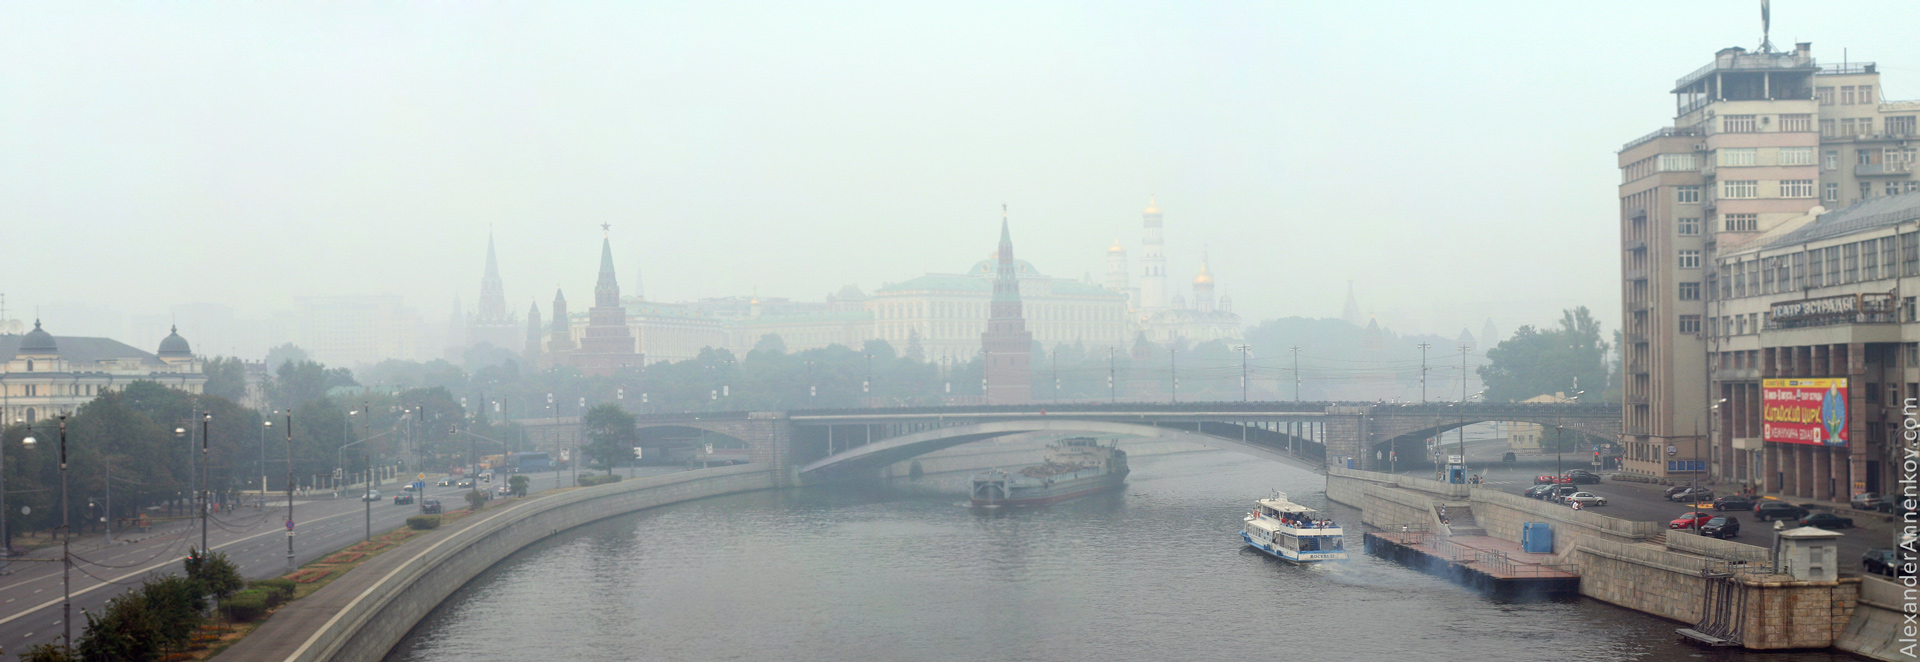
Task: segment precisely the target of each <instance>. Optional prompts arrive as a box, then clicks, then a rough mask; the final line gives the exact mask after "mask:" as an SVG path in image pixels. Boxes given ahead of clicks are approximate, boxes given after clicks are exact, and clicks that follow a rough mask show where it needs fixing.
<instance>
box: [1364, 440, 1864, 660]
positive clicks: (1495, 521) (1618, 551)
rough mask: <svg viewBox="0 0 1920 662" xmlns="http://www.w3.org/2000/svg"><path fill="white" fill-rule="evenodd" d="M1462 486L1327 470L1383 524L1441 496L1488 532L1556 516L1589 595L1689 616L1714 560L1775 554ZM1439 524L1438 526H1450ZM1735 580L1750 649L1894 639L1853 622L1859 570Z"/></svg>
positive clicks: (1754, 564) (1556, 539)
mask: <svg viewBox="0 0 1920 662" xmlns="http://www.w3.org/2000/svg"><path fill="white" fill-rule="evenodd" d="M1461 487H1463V486H1458V485H1448V484H1446V483H1438V482H1435V481H1429V480H1424V479H1409V478H1407V477H1404V476H1392V475H1388V474H1381V473H1375V472H1368V471H1352V470H1346V469H1338V468H1335V469H1332V470H1330V471H1328V474H1327V498H1329V499H1331V500H1333V501H1335V502H1338V503H1343V504H1346V505H1349V506H1354V507H1358V508H1360V509H1362V513H1361V521H1362V522H1364V523H1366V524H1369V525H1372V526H1375V527H1379V528H1382V529H1390V528H1397V527H1398V526H1399V525H1401V524H1407V523H1413V522H1421V521H1425V519H1424V518H1423V517H1422V515H1426V514H1428V513H1429V512H1430V511H1431V509H1432V507H1433V506H1435V505H1440V504H1445V505H1468V506H1471V507H1472V509H1473V514H1474V518H1475V519H1476V520H1477V523H1478V524H1479V525H1480V526H1482V527H1484V528H1485V529H1486V530H1487V534H1488V535H1491V536H1493V537H1496V538H1501V539H1504V540H1511V541H1515V542H1518V541H1519V540H1520V531H1521V525H1522V524H1523V523H1526V522H1546V523H1547V524H1548V525H1549V526H1550V528H1552V529H1553V534H1554V535H1553V545H1554V552H1555V554H1557V555H1558V557H1559V558H1558V559H1557V561H1556V565H1560V566H1562V567H1573V568H1575V569H1576V570H1577V572H1578V573H1579V574H1580V593H1581V595H1585V596H1587V597H1591V598H1594V599H1597V600H1604V601H1606V602H1610V603H1613V604H1616V605H1619V606H1622V607H1626V608H1628V609H1633V610H1636V611H1641V612H1646V613H1649V614H1653V615H1655V616H1660V617H1663V618H1669V619H1673V620H1675V621H1679V622H1682V623H1686V624H1689V625H1691V624H1694V623H1698V622H1700V620H1701V611H1702V608H1703V606H1704V604H1705V595H1706V589H1707V586H1708V583H1709V582H1711V581H1715V580H1710V579H1708V578H1707V574H1708V570H1709V569H1711V570H1714V571H1716V572H1720V573H1724V572H1725V571H1726V570H1727V569H1728V568H1729V567H1730V565H1734V564H1730V563H1729V562H1744V563H1745V564H1746V565H1747V567H1751V568H1768V567H1770V565H1771V563H1772V557H1771V552H1770V551H1769V550H1767V549H1766V548H1762V547H1756V546H1753V545H1746V544H1742V543H1736V542H1730V541H1724V540H1715V539H1712V538H1704V537H1701V536H1697V535H1691V534H1686V533H1668V535H1667V536H1666V539H1665V541H1664V544H1663V543H1662V542H1660V541H1659V537H1660V535H1659V534H1660V533H1661V532H1662V531H1664V530H1665V529H1664V527H1662V526H1661V525H1660V523H1659V522H1632V521H1627V520H1623V519H1619V518H1615V517H1609V516H1606V515H1602V514H1599V513H1596V512H1592V511H1576V510H1573V509H1571V508H1568V507H1566V506H1561V505H1557V504H1552V503H1547V502H1545V501H1539V500H1535V499H1528V498H1526V497H1521V496H1517V495H1513V494H1507V493H1505V492H1500V491H1496V490H1491V489H1484V488H1470V489H1468V490H1466V491H1465V492H1464V493H1463V492H1462V491H1461V490H1460V488H1461ZM1435 524H1436V526H1433V527H1431V528H1430V529H1429V530H1433V531H1444V528H1442V527H1438V526H1437V522H1435ZM1731 581H1733V582H1735V584H1736V585H1737V587H1738V588H1737V590H1738V591H1739V592H1740V593H1741V594H1742V595H1744V600H1745V603H1746V613H1745V616H1744V618H1743V619H1742V625H1741V641H1742V644H1743V645H1744V646H1745V647H1747V648H1751V649H1781V648H1824V647H1827V646H1832V645H1834V644H1835V643H1836V641H1837V640H1840V639H1842V633H1843V631H1845V630H1848V629H1854V628H1857V629H1859V630H1860V631H1861V632H1860V633H1859V634H1857V635H1853V636H1852V638H1853V639H1854V640H1855V641H1856V642H1857V643H1856V644H1855V645H1856V646H1858V647H1860V648H1862V649H1867V648H1872V647H1876V646H1878V647H1884V646H1886V645H1888V643H1887V642H1889V641H1891V640H1892V638H1891V637H1889V636H1887V632H1888V631H1887V630H1885V629H1884V628H1874V627H1870V626H1867V625H1862V624H1860V623H1859V619H1853V623H1852V625H1850V624H1849V619H1850V618H1851V617H1852V616H1853V615H1854V607H1855V603H1856V598H1857V596H1858V594H1859V590H1860V589H1859V586H1860V580H1859V579H1857V578H1851V577H1843V578H1841V579H1840V581H1838V582H1813V581H1794V580H1792V579H1790V578H1788V577H1787V576H1784V575H1767V574H1763V573H1759V572H1756V573H1740V574H1736V575H1734V577H1733V579H1732V580H1731ZM1894 616H1895V617H1896V618H1897V616H1898V615H1897V614H1895V615H1894ZM1889 622H1891V621H1889ZM1870 642H1878V643H1870ZM1849 650H1852V649H1849ZM1880 659H1890V658H1880Z"/></svg>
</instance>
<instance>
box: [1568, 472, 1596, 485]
mask: <svg viewBox="0 0 1920 662" xmlns="http://www.w3.org/2000/svg"><path fill="white" fill-rule="evenodd" d="M1560 477H1561V478H1563V479H1565V480H1566V481H1567V482H1571V483H1573V484H1575V485H1592V484H1594V483H1598V482H1600V474H1597V473H1594V472H1591V471H1587V470H1586V469H1569V470H1567V471H1566V472H1564V473H1561V474H1560Z"/></svg>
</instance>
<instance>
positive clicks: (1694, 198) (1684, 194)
mask: <svg viewBox="0 0 1920 662" xmlns="http://www.w3.org/2000/svg"><path fill="white" fill-rule="evenodd" d="M1673 201H1674V202H1677V203H1679V204H1683V205H1697V204H1700V187H1698V186H1675V187H1673Z"/></svg>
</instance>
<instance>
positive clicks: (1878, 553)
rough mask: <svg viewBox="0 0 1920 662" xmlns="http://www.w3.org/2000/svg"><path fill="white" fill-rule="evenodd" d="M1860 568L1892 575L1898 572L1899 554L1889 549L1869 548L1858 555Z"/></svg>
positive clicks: (1878, 573)
mask: <svg viewBox="0 0 1920 662" xmlns="http://www.w3.org/2000/svg"><path fill="white" fill-rule="evenodd" d="M1860 569H1861V570H1865V571H1867V572H1871V573H1873V574H1876V575H1886V576H1888V577H1893V576H1895V575H1898V574H1899V573H1900V554H1899V553H1897V552H1895V551H1894V550H1891V549H1869V550H1867V553H1866V554H1863V555H1861V557H1860Z"/></svg>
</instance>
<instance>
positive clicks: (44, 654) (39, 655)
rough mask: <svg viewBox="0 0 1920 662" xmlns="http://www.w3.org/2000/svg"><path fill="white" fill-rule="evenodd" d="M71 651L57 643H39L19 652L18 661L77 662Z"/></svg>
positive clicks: (77, 659)
mask: <svg viewBox="0 0 1920 662" xmlns="http://www.w3.org/2000/svg"><path fill="white" fill-rule="evenodd" d="M79 660H80V658H79V657H76V656H74V654H73V651H70V650H67V647H65V646H61V645H59V644H40V645H38V646H34V647H32V648H29V649H27V652H25V653H21V654H20V662H79Z"/></svg>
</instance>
